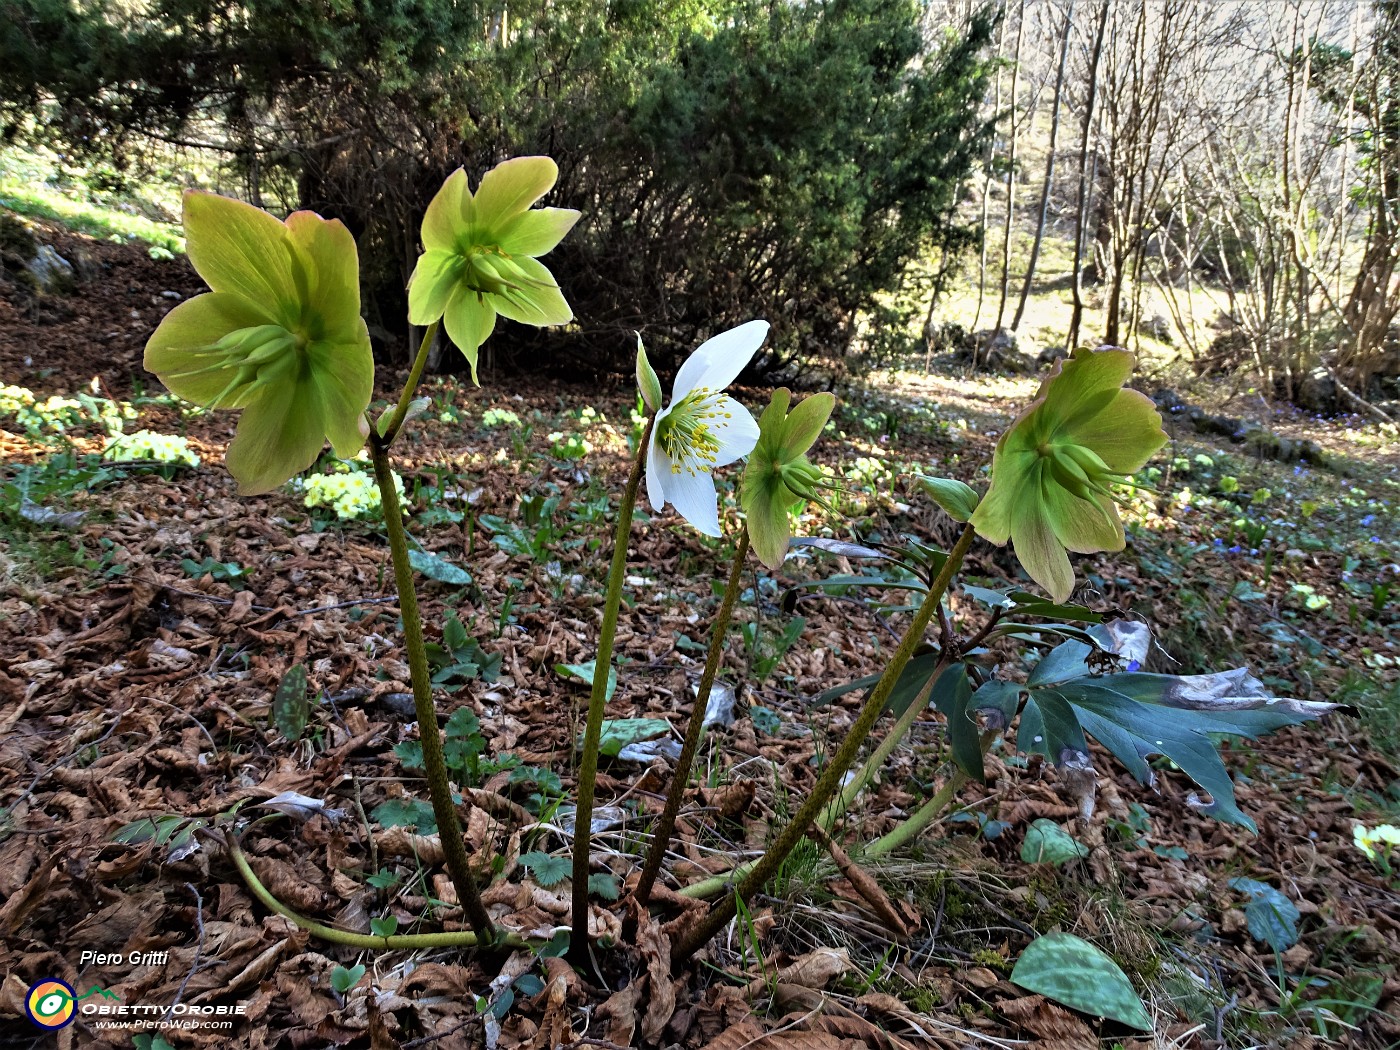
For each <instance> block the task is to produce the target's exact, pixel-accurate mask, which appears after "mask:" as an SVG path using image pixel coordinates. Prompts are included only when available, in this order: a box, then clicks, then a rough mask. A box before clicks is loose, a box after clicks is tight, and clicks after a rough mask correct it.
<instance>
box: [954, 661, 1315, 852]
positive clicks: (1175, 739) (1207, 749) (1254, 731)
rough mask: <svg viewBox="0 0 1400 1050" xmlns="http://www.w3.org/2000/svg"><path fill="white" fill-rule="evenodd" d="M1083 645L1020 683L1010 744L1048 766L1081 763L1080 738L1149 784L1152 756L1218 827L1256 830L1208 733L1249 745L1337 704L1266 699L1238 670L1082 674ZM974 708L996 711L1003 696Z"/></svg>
mask: <svg viewBox="0 0 1400 1050" xmlns="http://www.w3.org/2000/svg"><path fill="white" fill-rule="evenodd" d="M1091 654H1092V649H1091V647H1090V646H1088V645H1085V644H1084V643H1082V642H1077V641H1069V642H1065V643H1064V644H1062V645H1059V646H1057V647H1056V648H1055V649H1053V650H1051V652H1050V653H1049V655H1047V656H1046V657H1045V659H1044V660H1042V661H1041V662H1040V664H1039V665H1037V666H1036V668H1035V669H1034V670H1032V672H1031V673H1030V675H1029V677H1028V678H1027V680H1026V684H1025V686H1024V687H1023V690H1022V691H1024V692H1025V693H1026V694H1027V699H1026V703H1025V707H1024V709H1023V711H1022V715H1021V723H1020V726H1019V728H1018V730H1017V744H1018V746H1019V747H1020V748H1021V750H1023V751H1027V752H1033V753H1038V754H1042V755H1044V756H1045V757H1046V758H1048V759H1049V760H1050V761H1051V762H1053V763H1055V764H1057V765H1065V764H1067V763H1068V764H1075V763H1078V764H1082V763H1083V762H1084V761H1085V760H1086V758H1087V753H1088V749H1087V745H1086V743H1085V738H1084V734H1085V733H1088V734H1089V735H1090V736H1092V737H1094V739H1096V740H1098V741H1099V743H1101V744H1102V745H1103V746H1104V747H1105V748H1107V749H1108V750H1109V751H1110V752H1112V754H1113V755H1114V757H1116V758H1117V759H1118V760H1119V761H1120V762H1122V763H1123V764H1124V765H1125V766H1127V768H1128V770H1129V771H1130V772H1131V773H1132V774H1133V776H1134V777H1136V778H1137V779H1138V780H1139V781H1140V782H1142V783H1144V784H1151V783H1152V781H1153V772H1152V768H1151V766H1149V765H1148V762H1147V759H1149V758H1151V757H1153V756H1157V755H1162V756H1165V757H1166V758H1169V759H1171V761H1173V762H1174V763H1176V765H1177V766H1179V767H1180V768H1181V770H1182V772H1184V773H1185V774H1186V775H1187V776H1189V777H1190V778H1191V779H1192V780H1193V781H1195V782H1196V784H1198V785H1199V786H1200V787H1201V788H1203V789H1205V791H1207V792H1208V793H1209V794H1210V802H1208V803H1198V805H1200V807H1201V809H1202V810H1203V811H1204V812H1206V813H1208V814H1210V815H1211V816H1214V817H1216V818H1218V819H1219V820H1223V821H1225V822H1227V823H1231V824H1238V825H1240V826H1242V827H1246V828H1249V829H1250V830H1251V831H1254V830H1256V828H1255V826H1254V822H1253V821H1251V820H1250V819H1249V818H1248V817H1247V816H1245V815H1244V814H1243V813H1242V812H1240V810H1239V808H1238V807H1237V806H1236V805H1235V792H1234V784H1233V782H1232V781H1231V779H1230V774H1229V773H1228V771H1227V770H1226V769H1225V764H1224V763H1223V762H1222V761H1221V759H1220V755H1219V754H1218V753H1217V751H1216V745H1215V742H1214V741H1212V739H1211V737H1210V734H1212V733H1214V734H1222V735H1228V736H1239V737H1246V738H1250V739H1253V738H1255V737H1258V736H1260V735H1262V734H1264V733H1269V732H1272V731H1274V730H1276V729H1279V728H1282V727H1283V726H1287V725H1296V724H1298V723H1300V722H1305V721H1308V720H1310V719H1315V718H1318V717H1321V716H1322V715H1323V714H1325V713H1326V712H1328V711H1330V710H1333V709H1334V708H1335V707H1336V706H1337V705H1335V704H1327V703H1315V702H1309V701H1301V700H1290V699H1286V698H1279V697H1273V696H1271V695H1269V693H1268V691H1267V690H1266V689H1265V688H1264V686H1263V684H1262V683H1261V682H1259V681H1258V679H1256V678H1253V677H1252V676H1251V675H1250V674H1249V673H1248V672H1247V671H1245V670H1243V669H1237V670H1233V671H1223V672H1220V673H1218V674H1211V675H1158V674H1142V673H1136V672H1134V673H1120V674H1106V675H1093V674H1091V673H1090V668H1089V658H1090V656H1091ZM985 688H986V687H984V689H985ZM981 692H982V691H981V690H979V693H978V695H977V697H975V698H974V703H973V708H974V710H984V709H990V710H998V711H1000V712H1002V713H1003V714H1005V711H1006V699H1007V697H1006V695H1005V690H1004V689H1003V690H1001V691H998V692H996V693H994V694H989V695H988V697H987V698H986V700H987V702H986V703H985V704H984V703H982V702H980V699H981V697H980V694H981Z"/></svg>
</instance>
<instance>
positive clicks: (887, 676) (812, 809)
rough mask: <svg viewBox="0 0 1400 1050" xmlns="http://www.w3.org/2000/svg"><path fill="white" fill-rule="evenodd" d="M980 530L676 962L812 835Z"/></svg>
mask: <svg viewBox="0 0 1400 1050" xmlns="http://www.w3.org/2000/svg"><path fill="white" fill-rule="evenodd" d="M975 535H976V533H975V532H974V530H973V528H972V526H971V525H968V526H966V527H965V528H964V529H963V531H962V535H961V536H959V537H958V542H957V543H956V544H955V545H954V546H953V549H952V550H951V551H949V552H948V558H947V560H946V561H945V562H944V563H943V568H942V569H941V570H940V571H939V573H938V577H937V578H936V579H935V580H934V581H933V583H932V584H931V585H930V586H929V589H928V594H926V595H925V596H924V601H923V604H922V605H920V606H919V611H918V612H917V613H915V614H914V619H913V622H911V623H910V624H909V628H908V629H907V630H906V631H905V632H904V637H903V638H901V639H900V642H899V647H898V648H897V649H896V650H895V652H894V655H893V656H891V657H890V662H889V666H887V667H886V668H885V672H884V674H883V675H881V677H880V680H879V682H877V683H876V684H875V688H874V689H873V690H871V693H870V696H869V698H868V699H867V700H866V701H865V705H864V706H863V707H862V708H861V709H860V713H859V714H857V715H856V720H855V722H853V723H852V724H851V727H850V729H849V730H848V731H847V733H846V738H845V739H844V740H843V741H842V742H841V746H840V747H838V748H837V749H836V753H835V754H833V755H832V756H831V758H830V760H829V761H828V762H827V764H826V767H825V768H824V769H823V770H822V774H821V776H820V777H818V778H817V783H816V785H815V786H814V787H813V788H812V792H811V794H810V795H808V796H807V799H806V800H805V801H804V802H803V804H802V806H801V807H800V808H799V809H798V811H797V813H796V814H795V815H794V816H793V818H792V820H791V821H790V822H789V823H788V825H787V826H786V827H785V828H784V829H783V831H782V833H781V834H780V835H779V836H778V838H777V840H776V841H775V842H774V843H773V844H772V845H771V846H770V847H769V848H768V850H767V852H765V853H764V854H763V856H762V857H760V858H759V860H758V863H757V864H755V865H754V866H753V868H752V869H751V870H750V871H749V872H748V873H747V874H746V875H744V877H743V878H742V879H740V880H739V884H738V885H737V886H736V887H735V889H734V892H733V893H732V894H730V895H729V896H728V897H726V898H725V899H724V900H722V901H719V902H717V903H715V904H714V905H713V906H712V907H711V908H710V911H709V913H708V914H707V915H706V916H705V918H703V919H701V920H700V921H699V922H696V923H694V924H693V925H691V926H689V927H688V928H687V929H686V930H685V931H684V932H683V933H682V934H681V936H680V938H679V939H678V941H677V942H676V944H675V945H674V947H673V949H672V953H671V958H672V960H673V961H675V962H679V961H681V960H684V959H687V958H689V957H690V956H691V955H693V954H694V953H695V952H696V951H697V950H698V949H699V948H700V947H701V946H702V945H704V944H705V943H706V942H707V941H709V939H710V938H711V937H713V936H714V935H715V934H716V933H718V932H719V931H720V930H721V929H722V928H723V927H724V925H725V923H727V922H729V920H730V919H732V918H733V917H734V915H735V913H736V912H737V910H738V906H737V903H738V902H739V901H748V900H749V899H750V898H751V897H752V896H753V895H754V894H755V893H756V892H758V890H759V889H760V888H761V887H762V886H763V885H764V883H766V882H767V881H768V880H769V879H770V878H771V877H772V876H773V873H774V872H775V871H777V869H778V866H779V865H780V864H781V863H782V862H783V861H784V860H785V859H787V856H788V854H789V853H791V852H792V850H793V847H794V846H796V845H797V843H798V842H799V841H800V840H801V839H802V837H803V836H804V835H806V834H807V827H808V825H810V824H811V823H812V821H814V820H816V819H817V818H818V816H819V815H820V814H821V812H822V810H823V809H824V808H825V807H826V805H827V803H828V802H830V801H831V799H832V798H833V797H834V796H835V795H836V792H837V791H838V790H839V789H840V787H841V778H842V776H843V775H844V774H845V772H846V770H847V769H849V768H850V767H851V763H853V762H854V761H855V759H856V755H857V754H859V752H860V748H861V745H862V744H863V743H864V742H865V738H866V737H868V736H869V735H870V731H871V730H872V729H873V728H874V727H875V723H876V721H878V720H879V718H880V715H881V713H882V712H883V711H884V709H885V702H886V701H887V700H888V699H889V696H890V693H891V692H893V690H894V686H895V683H896V682H898V681H899V676H900V674H902V673H903V671H904V668H905V665H907V664H908V663H909V659H910V657H912V656H913V655H914V649H915V647H916V646H917V645H918V644H919V642H920V640H922V638H923V636H924V631H925V630H926V629H927V628H928V625H929V622H930V621H931V620H932V619H933V617H934V615H935V614H936V613H937V612H938V608H939V605H940V604H941V603H942V601H943V595H944V593H945V592H946V591H947V590H948V584H949V583H950V582H951V581H952V579H953V574H954V573H955V572H957V571H958V569H959V568H960V567H961V566H962V561H963V558H964V557H965V556H966V555H967V552H968V549H969V548H970V547H971V546H972V540H973V537H974V536H975Z"/></svg>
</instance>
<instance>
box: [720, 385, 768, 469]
mask: <svg viewBox="0 0 1400 1050" xmlns="http://www.w3.org/2000/svg"><path fill="white" fill-rule="evenodd" d="M715 407H716V409H717V410H718V411H720V412H728V413H729V418H728V419H725V418H723V417H721V418H720V420H719V421H718V422H716V423H714V424H712V425H711V426H710V430H711V431H712V432H713V433H714V435H715V440H716V441H718V442H719V451H717V452H716V453H715V461H714V463H713V464H712V465H713V466H716V467H722V466H725V465H726V464H729V463H733V462H734V461H735V460H736V459H743V458H744V457H745V456H747V455H748V454H749V453H750V452H752V451H753V448H754V446H755V445H757V444H758V424H757V423H755V422H754V418H753V416H752V415H750V414H749V410H748V409H747V408H745V407H744V406H743V405H741V404H739V402H737V401H735V400H734V399H733V398H732V397H722V398H720V400H719V403H718V404H717V405H716V406H715Z"/></svg>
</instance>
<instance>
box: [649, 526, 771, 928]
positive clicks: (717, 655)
mask: <svg viewBox="0 0 1400 1050" xmlns="http://www.w3.org/2000/svg"><path fill="white" fill-rule="evenodd" d="M748 553H749V530H748V529H743V530H742V531H741V532H740V533H739V546H738V549H737V550H735V552H734V564H733V565H731V566H730V568H729V582H728V583H727V584H726V585H725V588H724V597H723V598H722V599H720V603H719V612H718V613H716V614H715V622H714V624H712V625H711V627H710V651H709V652H708V653H706V654H705V670H704V671H703V672H701V675H700V688H699V692H698V693H697V694H696V697H695V707H694V709H693V710H692V711H691V712H690V724H689V725H688V726H687V727H686V730H685V742H684V743H682V744H681V757H680V758H679V759H677V761H676V772H675V775H674V776H673V777H672V779H671V790H670V793H669V794H667V796H666V807H665V809H663V810H662V811H661V818H660V819H659V820H658V821H657V822H656V824H655V825H654V826H653V827H652V831H651V835H652V838H651V851H650V852H649V853H648V854H647V861H646V866H645V867H643V868H642V877H641V879H640V880H639V881H638V883H637V890H636V896H637V900H639V901H641V903H642V904H646V903H647V901H648V900H650V899H651V888H652V886H653V885H654V884H655V883H656V875H657V872H659V871H660V870H661V862H662V860H663V859H665V857H666V846H667V844H668V843H669V842H670V841H671V832H672V831H674V830H675V827H676V816H677V815H678V814H679V813H680V809H681V800H682V799H683V798H685V789H686V787H687V785H689V783H690V767H691V766H692V765H693V764H694V763H695V752H696V751H697V750H698V749H699V747H700V732H701V730H702V729H704V726H705V710H706V708H708V707H709V704H710V690H711V689H713V688H714V685H715V678H716V676H718V674H719V663H720V659H721V657H723V655H724V638H725V635H726V634H728V632H729V620H730V618H731V617H732V616H733V615H734V602H735V600H736V599H738V597H739V589H740V587H739V584H740V580H742V578H743V573H744V561H745V560H746V559H747V557H748Z"/></svg>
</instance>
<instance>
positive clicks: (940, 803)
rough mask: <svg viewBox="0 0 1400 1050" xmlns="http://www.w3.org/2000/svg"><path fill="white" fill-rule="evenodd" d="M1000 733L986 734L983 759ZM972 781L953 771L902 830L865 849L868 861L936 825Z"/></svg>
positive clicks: (904, 824) (984, 734)
mask: <svg viewBox="0 0 1400 1050" xmlns="http://www.w3.org/2000/svg"><path fill="white" fill-rule="evenodd" d="M996 738H997V731H996V730H995V729H989V730H988V731H987V732H985V733H983V734H982V737H981V740H980V743H981V745H982V757H983V758H986V757H987V752H988V751H990V750H991V749H992V744H993V743H994V742H995V741H996ZM971 780H972V778H971V777H970V776H968V775H967V774H966V773H964V772H963V771H962V770H961V769H956V770H954V771H953V774H952V776H950V777H949V778H948V779H947V781H945V782H944V784H943V786H942V787H941V788H939V789H938V791H937V792H936V793H935V794H934V796H933V797H932V798H930V799H929V800H928V801H927V802H925V803H924V804H923V805H922V806H920V807H919V808H918V809H917V810H916V811H915V812H913V813H912V814H910V815H909V816H908V817H906V818H905V819H904V820H903V821H902V822H901V823H900V824H899V826H898V827H896V828H894V829H892V830H891V831H890V832H889V833H888V834H885V835H882V836H880V837H879V838H878V839H876V840H875V841H874V842H872V843H871V844H870V845H868V846H866V847H865V855H866V856H867V857H882V856H884V855H885V854H886V853H889V852H890V851H891V850H894V849H896V848H898V847H899V846H902V845H904V844H905V843H906V842H908V841H909V840H910V839H912V838H914V837H915V836H916V835H918V834H919V833H920V832H921V831H923V830H924V828H926V827H928V826H929V825H930V824H932V823H933V822H934V820H935V819H936V818H937V817H938V815H939V814H940V813H942V812H943V811H944V810H945V809H947V808H948V803H950V802H952V801H953V796H954V795H956V794H957V793H958V790H959V789H960V788H961V787H962V786H963V785H964V784H966V783H969V782H970V781H971Z"/></svg>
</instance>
